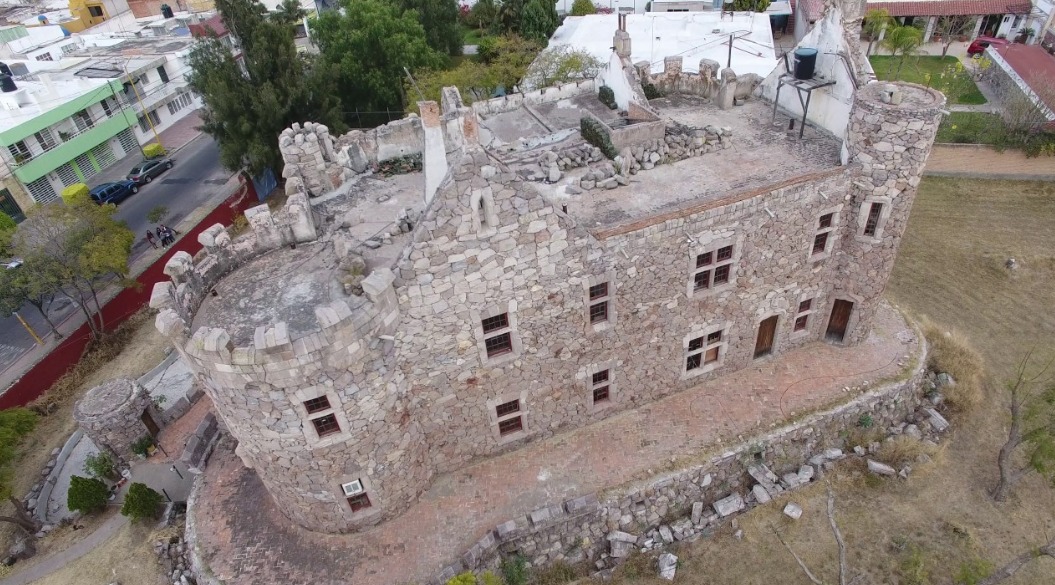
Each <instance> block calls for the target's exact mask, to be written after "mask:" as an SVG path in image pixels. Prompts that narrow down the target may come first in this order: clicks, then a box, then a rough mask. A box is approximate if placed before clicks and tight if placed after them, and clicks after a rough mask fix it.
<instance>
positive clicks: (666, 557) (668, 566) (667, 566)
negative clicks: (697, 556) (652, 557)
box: [659, 553, 678, 581]
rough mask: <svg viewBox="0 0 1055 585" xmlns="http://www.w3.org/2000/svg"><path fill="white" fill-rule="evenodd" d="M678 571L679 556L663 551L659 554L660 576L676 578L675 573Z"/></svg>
mask: <svg viewBox="0 0 1055 585" xmlns="http://www.w3.org/2000/svg"><path fill="white" fill-rule="evenodd" d="M677 571H678V557H676V556H674V555H672V554H670V553H663V554H661V555H659V577H660V578H661V579H666V580H667V581H673V580H674V574H675V573H676V572H677Z"/></svg>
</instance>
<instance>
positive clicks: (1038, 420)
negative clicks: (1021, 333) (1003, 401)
mask: <svg viewBox="0 0 1055 585" xmlns="http://www.w3.org/2000/svg"><path fill="white" fill-rule="evenodd" d="M1032 359H1033V352H1032V351H1030V352H1029V353H1027V354H1026V357H1025V358H1023V359H1022V361H1021V362H1019V364H1018V367H1016V368H1015V374H1014V377H1012V378H1011V379H1010V380H1008V381H1006V382H1005V383H1004V388H1005V389H1006V390H1007V393H1008V398H1009V399H1010V403H1009V404H1008V410H1009V411H1010V414H1011V426H1010V427H1009V428H1008V432H1007V441H1006V442H1005V443H1004V445H1003V446H1002V447H1001V448H1000V453H999V455H997V459H996V463H997V467H998V468H999V470H1000V481H999V482H998V483H997V485H996V488H995V489H994V490H993V499H994V500H996V501H998V502H1003V501H1006V500H1007V497H1008V496H1009V495H1010V494H1011V490H1012V489H1013V488H1014V487H1015V485H1016V484H1017V483H1018V482H1019V481H1021V479H1022V478H1023V477H1025V476H1027V475H1029V474H1030V473H1034V472H1036V473H1039V474H1041V475H1042V476H1044V478H1045V479H1047V480H1048V481H1052V482H1055V380H1053V379H1052V377H1051V376H1049V375H1048V371H1049V370H1050V369H1051V365H1052V363H1053V361H1055V360H1052V361H1049V362H1048V363H1047V364H1045V365H1043V366H1042V367H1040V368H1035V369H1033V370H1032V371H1031V368H1033V367H1032V366H1031V365H1030V362H1031V361H1032ZM1023 458H1024V459H1025V461H1024V462H1023V461H1022V459H1023Z"/></svg>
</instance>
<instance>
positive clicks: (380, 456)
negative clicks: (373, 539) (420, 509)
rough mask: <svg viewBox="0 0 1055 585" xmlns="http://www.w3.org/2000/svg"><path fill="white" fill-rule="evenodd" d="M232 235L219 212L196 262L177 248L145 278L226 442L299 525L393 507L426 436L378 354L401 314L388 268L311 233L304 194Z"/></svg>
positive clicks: (407, 493) (415, 478) (414, 486)
mask: <svg viewBox="0 0 1055 585" xmlns="http://www.w3.org/2000/svg"><path fill="white" fill-rule="evenodd" d="M246 216H247V218H248V219H249V223H250V226H251V227H252V229H253V232H252V234H250V236H249V237H248V238H245V239H240V240H239V241H238V242H232V240H231V238H230V237H229V236H228V234H227V232H225V231H224V229H223V227H222V226H220V225H216V226H213V227H212V228H209V229H208V230H206V231H205V232H204V233H203V234H202V235H201V236H200V237H199V241H200V242H201V243H202V244H203V245H204V246H205V248H206V254H205V256H204V257H203V258H202V259H200V260H199V261H198V262H197V263H195V262H193V261H192V259H191V257H190V256H189V255H187V254H176V255H175V256H174V257H173V258H172V260H171V261H170V262H169V264H168V265H167V266H166V274H168V275H169V276H170V277H171V278H172V282H165V283H158V284H157V285H155V288H154V292H153V295H152V297H151V306H152V307H154V308H157V309H159V310H160V313H159V315H158V319H157V325H158V328H159V329H160V330H161V331H162V333H164V334H165V335H167V336H169V337H170V338H171V339H172V340H173V343H174V345H175V346H176V348H177V350H178V351H179V352H180V353H181V355H182V357H183V358H184V359H185V360H186V361H187V363H188V364H189V365H190V367H191V368H192V369H194V370H195V371H196V372H197V373H198V374H199V375H200V376H201V378H202V380H203V382H204V386H205V389H206V392H207V393H208V394H209V396H210V398H211V399H212V401H213V404H214V406H215V408H216V411H217V413H218V414H219V415H220V417H221V418H222V419H223V421H224V423H225V424H226V426H227V428H228V429H229V430H230V433H231V434H232V435H233V436H234V437H235V438H236V439H237V440H238V443H239V444H238V447H237V450H236V452H237V454H238V455H239V457H241V459H242V461H243V462H244V463H245V465H246V466H247V467H250V468H252V469H254V470H255V471H256V473H257V475H258V476H259V477H260V479H261V480H262V481H263V482H264V485H265V486H266V488H267V490H268V492H269V493H270V494H271V497H272V498H274V500H275V503H276V504H277V508H278V509H279V510H281V511H282V512H283V513H284V514H286V516H287V517H289V518H290V519H291V520H292V521H294V522H296V523H297V524H299V525H301V526H303V527H304V528H307V529H309V530H316V531H321V532H348V531H352V530H356V529H359V528H362V527H364V526H368V525H372V524H376V523H377V522H379V521H381V520H384V519H387V518H390V517H393V516H396V515H398V514H400V513H402V512H403V511H405V510H406V508H407V507H408V506H409V505H410V504H411V503H412V502H413V501H414V500H415V499H416V498H417V496H418V495H419V494H420V493H421V492H422V491H423V490H424V489H425V487H426V485H427V483H428V481H429V479H430V478H431V472H430V471H429V469H428V466H427V465H426V454H427V451H426V441H425V439H424V433H423V431H422V429H421V427H420V425H419V424H418V423H417V422H416V421H414V420H413V417H412V416H411V415H410V413H409V412H408V397H407V390H408V388H407V387H406V384H405V383H404V379H403V376H402V374H401V373H400V372H397V371H395V370H394V369H392V368H390V367H388V366H387V365H386V360H385V357H386V355H388V354H389V353H390V351H391V349H392V338H391V337H390V335H391V334H392V333H393V332H394V328H395V326H396V324H397V323H398V320H399V318H398V317H399V309H398V302H397V299H396V293H395V290H394V289H393V287H392V282H393V280H394V276H393V274H392V272H391V270H388V269H386V268H379V269H376V270H374V271H373V272H371V273H370V274H368V275H366V276H365V278H364V276H363V273H364V272H365V267H364V265H363V264H362V260H361V258H358V257H357V256H355V255H354V254H350V253H349V250H348V248H347V246H344V245H342V244H341V243H340V242H334V241H333V240H329V241H319V240H318V239H317V238H318V236H317V233H316V228H315V224H314V217H313V213H312V211H311V207H310V205H309V204H308V201H307V197H306V195H304V194H295V195H293V196H291V197H290V198H289V201H288V203H287V205H286V207H285V209H283V210H282V211H280V212H278V213H276V214H274V215H272V213H271V212H270V211H269V210H268V208H267V206H266V205H262V206H259V207H256V208H253V209H250V210H248V211H247V212H246Z"/></svg>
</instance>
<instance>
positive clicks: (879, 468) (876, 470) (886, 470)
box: [868, 459, 897, 477]
mask: <svg viewBox="0 0 1055 585" xmlns="http://www.w3.org/2000/svg"><path fill="white" fill-rule="evenodd" d="M868 471H869V472H870V473H872V474H874V475H886V476H890V477H893V476H895V475H897V470H896V469H894V468H893V467H891V466H889V465H887V464H886V463H880V462H878V461H875V460H872V459H869V460H868Z"/></svg>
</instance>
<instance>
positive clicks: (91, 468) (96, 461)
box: [84, 451, 117, 479]
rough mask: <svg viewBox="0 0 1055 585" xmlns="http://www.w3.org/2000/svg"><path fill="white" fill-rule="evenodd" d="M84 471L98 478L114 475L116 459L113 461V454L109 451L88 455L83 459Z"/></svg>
mask: <svg viewBox="0 0 1055 585" xmlns="http://www.w3.org/2000/svg"><path fill="white" fill-rule="evenodd" d="M84 472H85V473H87V474H88V475H91V476H92V477H95V478H99V479H102V478H104V477H115V476H116V475H117V461H114V456H113V455H111V454H110V452H109V451H100V452H98V453H96V454H95V455H89V456H88V457H87V458H86V459H85V460H84Z"/></svg>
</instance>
